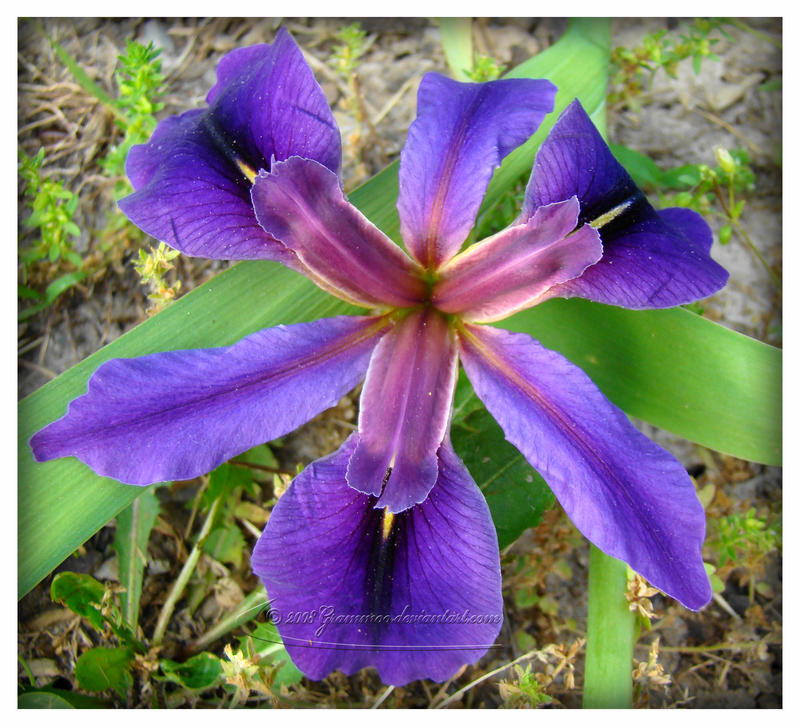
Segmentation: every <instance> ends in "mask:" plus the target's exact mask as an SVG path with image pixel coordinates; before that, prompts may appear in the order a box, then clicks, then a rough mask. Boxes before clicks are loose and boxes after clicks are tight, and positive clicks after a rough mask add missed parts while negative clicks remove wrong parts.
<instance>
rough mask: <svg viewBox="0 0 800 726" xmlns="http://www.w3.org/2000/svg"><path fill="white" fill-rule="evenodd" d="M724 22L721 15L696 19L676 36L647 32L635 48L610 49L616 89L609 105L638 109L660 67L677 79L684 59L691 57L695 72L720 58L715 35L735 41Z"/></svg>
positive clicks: (717, 39)
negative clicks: (707, 60)
mask: <svg viewBox="0 0 800 726" xmlns="http://www.w3.org/2000/svg"><path fill="white" fill-rule="evenodd" d="M725 25H727V21H726V20H724V19H721V18H712V19H706V18H695V19H694V20H693V21H692V22H691V23H688V24H687V23H684V24H683V25H682V32H679V33H677V35H676V34H673V33H668V32H667V31H666V30H658V31H656V32H655V33H649V34H647V35H645V36H644V38H643V39H642V43H641V45H639V46H637V47H635V48H624V47H621V46H620V47H617V48H615V49H614V50H613V51H612V52H611V84H612V87H613V88H614V89H615V90H613V91H612V92H611V93H610V94H609V95H608V102H609V104H611V105H616V104H620V105H625V106H628V107H630V108H632V109H634V110H638V109H639V103H638V101H637V97H638V96H639V95H641V94H642V92H643V91H645V90H646V88H647V87H649V86H650V85H651V84H652V82H653V78H654V77H655V75H656V73H657V72H658V70H659V69H663V70H664V72H665V73H666V74H667V75H669V76H670V77H672V78H675V77H676V74H677V70H678V65H679V64H680V63H681V62H682V61H684V60H687V59H689V58H691V59H692V68H693V69H694V72H695V73H696V74H697V73H699V72H700V68H701V66H702V63H703V61H704V60H705V59H710V60H719V58H718V57H717V56H716V55H714V53H713V52H712V48H713V46H714V45H715V44H716V43H718V42H719V40H720V39H719V37H714V34H715V33H717V34H720V35H723V36H725V37H726V38H728V39H729V40H732V38H731V37H730V36H729V35H728V34H727V33H726V32H725V30H724V29H723V27H724V26H725Z"/></svg>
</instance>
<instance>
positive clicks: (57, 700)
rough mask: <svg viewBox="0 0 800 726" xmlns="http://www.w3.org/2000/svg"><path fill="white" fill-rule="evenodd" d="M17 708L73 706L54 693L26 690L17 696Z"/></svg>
mask: <svg viewBox="0 0 800 726" xmlns="http://www.w3.org/2000/svg"><path fill="white" fill-rule="evenodd" d="M17 708H73V706H72V704H71V703H70V702H69V701H67V700H65V699H63V698H62V697H61V696H58V695H56V694H55V693H49V692H48V691H28V692H27V693H23V694H21V695H20V696H19V697H18V698H17Z"/></svg>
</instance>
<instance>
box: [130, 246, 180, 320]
mask: <svg viewBox="0 0 800 726" xmlns="http://www.w3.org/2000/svg"><path fill="white" fill-rule="evenodd" d="M179 255H180V252H178V250H173V249H170V248H169V247H167V245H165V244H164V243H163V242H159V243H158V247H152V248H151V249H149V250H143V249H140V250H139V260H138V261H136V262H134V263H133V266H134V268H135V269H136V272H138V273H139V277H140V278H141V282H142V284H143V285H147V286H148V287H149V290H150V292H149V294H148V296H147V299H148V300H150V302H151V303H152V304H151V306H150V308H149V309H148V312H150V313H155V312H158V311H159V310H161V309H162V308H163V307H164V306H165V305H167V304H168V303H170V302H172V300H174V299H175V296H176V295H177V293H178V291H179V290H180V289H181V281H180V280H175V282H173V283H171V284H170V283H169V282H168V281H167V279H166V275H167V273H168V272H169V271H170V270H173V269H174V268H175V266H174V265H173V264H172V263H173V260H175V258H176V257H178V256H179Z"/></svg>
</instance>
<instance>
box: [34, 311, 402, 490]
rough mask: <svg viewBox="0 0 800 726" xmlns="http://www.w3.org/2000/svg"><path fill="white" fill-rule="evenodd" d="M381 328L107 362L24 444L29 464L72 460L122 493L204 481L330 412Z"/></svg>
mask: <svg viewBox="0 0 800 726" xmlns="http://www.w3.org/2000/svg"><path fill="white" fill-rule="evenodd" d="M387 327H388V323H387V321H386V320H385V319H384V318H374V317H373V318H364V317H362V318H356V317H346V316H345V317H338V318H328V319H323V320H318V321H316V322H313V323H302V324H298V325H291V326H285V325H280V326H278V327H276V328H268V329H266V330H261V331H259V332H258V333H254V334H253V335H249V336H248V337H246V338H244V339H242V340H240V341H239V342H238V343H235V344H234V345H232V346H230V347H228V348H206V349H198V350H181V351H174V352H169V353H155V354H153V355H147V356H143V357H141V358H127V359H126V358H118V359H115V360H110V361H108V362H106V363H104V364H103V365H101V366H100V367H99V368H98V369H97V371H95V373H94V375H92V377H91V378H90V379H89V389H88V392H87V393H86V394H85V395H83V396H81V397H80V398H76V399H75V400H74V401H72V403H70V405H69V410H68V412H67V414H66V415H65V416H64V417H63V418H61V419H59V420H57V421H55V422H53V423H51V424H50V425H49V426H47V427H45V428H44V429H42V430H41V431H39V432H38V433H37V434H35V435H34V436H33V437H32V438H31V448H32V449H33V453H34V457H35V458H36V460H37V461H46V460H49V459H55V458H58V457H61V456H76V457H78V458H79V459H80V460H81V461H83V462H84V463H85V464H87V465H89V466H90V467H91V468H92V469H93V470H94V471H95V472H97V473H98V474H100V475H101V476H110V477H113V478H114V479H118V480H119V481H122V482H124V483H126V484H139V485H145V484H152V483H154V482H160V481H168V480H172V479H189V478H191V477H195V476H198V475H200V474H204V473H206V472H208V471H210V470H211V469H213V468H214V467H215V466H217V465H219V464H221V463H222V462H223V461H226V460H228V459H229V458H231V457H232V456H235V455H237V454H240V453H242V452H243V451H246V450H247V449H249V448H252V447H253V446H256V445H257V444H260V443H263V442H265V441H270V440H272V439H274V438H277V437H278V436H282V435H283V434H285V433H288V432H289V431H292V430H293V429H295V428H297V427H298V426H300V425H301V424H303V423H305V422H306V421H308V420H309V419H311V418H313V417H314V416H315V415H316V414H318V413H320V412H321V411H324V410H325V409H326V408H329V407H330V406H333V405H334V404H335V403H336V402H337V401H338V400H339V399H340V398H341V397H342V396H343V395H344V394H345V393H347V392H348V391H349V390H350V389H351V388H353V387H354V386H356V384H357V383H358V382H359V380H360V379H361V378H362V377H363V375H364V372H365V370H366V368H367V364H368V361H369V356H370V353H371V352H372V349H373V348H374V347H375V344H376V342H377V341H378V339H379V337H380V335H381V334H382V333H383V332H385V330H386V329H387Z"/></svg>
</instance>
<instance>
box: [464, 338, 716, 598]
mask: <svg viewBox="0 0 800 726" xmlns="http://www.w3.org/2000/svg"><path fill="white" fill-rule="evenodd" d="M460 343H461V348H460V352H461V360H462V362H463V364H464V369H465V371H466V373H467V376H468V377H469V379H470V381H471V382H472V385H473V386H474V387H475V392H476V393H477V394H478V396H479V397H480V398H481V400H482V401H483V402H484V403H485V404H486V407H487V408H488V409H489V412H490V413H491V414H492V415H493V416H494V417H495V418H496V419H497V421H498V423H499V424H500V425H501V426H502V428H503V431H504V432H505V435H506V438H507V439H508V440H509V441H510V442H511V443H512V444H514V446H516V447H517V448H518V449H519V450H520V451H521V452H522V453H523V454H524V455H525V457H526V458H527V459H528V461H529V462H530V463H531V465H532V466H533V467H534V468H536V469H537V470H538V471H539V473H540V474H541V475H542V476H543V477H544V479H545V481H547V483H548V484H549V486H550V488H551V489H552V490H553V493H554V494H555V495H556V497H558V500H559V501H560V502H561V505H562V506H563V507H564V510H565V511H566V512H567V515H568V516H569V518H570V519H571V520H572V521H573V522H574V524H575V526H576V527H577V528H578V529H579V530H580V531H581V532H583V534H584V535H585V536H586V537H587V538H588V539H589V540H590V541H591V542H593V543H594V544H595V545H596V546H597V547H599V548H600V549H601V550H603V551H604V552H605V553H607V554H609V555H611V556H613V557H616V558H618V559H621V560H624V561H625V562H627V563H628V564H629V565H630V566H631V567H632V568H633V569H634V570H636V571H637V572H639V573H641V574H642V575H643V576H644V577H646V578H647V579H648V580H649V581H650V582H651V583H653V585H655V586H656V587H658V588H660V589H661V590H663V591H664V592H665V593H667V594H668V595H671V596H672V597H674V598H676V599H677V600H680V602H682V603H683V604H684V605H685V606H686V607H688V608H690V609H692V610H698V609H699V608H701V607H703V605H705V604H706V603H707V602H708V601H709V599H710V598H711V589H710V586H709V582H708V576H707V575H706V572H705V568H704V567H703V559H702V554H701V547H702V544H703V537H704V534H705V514H704V512H703V507H702V505H701V504H700V502H699V500H698V498H697V494H696V493H695V489H694V485H693V483H692V480H691V479H690V477H689V475H688V474H687V473H686V471H685V470H684V469H683V467H682V466H681V464H680V462H679V461H677V459H675V458H674V457H673V456H672V455H671V454H670V453H668V452H667V451H665V450H664V449H662V448H661V447H660V446H657V445H656V444H655V443H653V442H652V441H650V439H648V438H647V437H646V436H644V435H643V434H641V433H639V432H638V431H637V430H636V429H635V428H634V427H633V425H632V424H631V423H630V422H629V421H628V419H627V417H626V416H625V414H624V413H623V412H622V411H621V410H620V409H618V408H617V407H616V406H614V405H613V404H611V403H610V402H609V401H608V400H607V399H606V398H605V396H603V394H602V393H601V392H600V391H599V390H598V389H597V388H596V387H595V385H594V384H593V383H592V381H591V380H590V379H589V377H588V376H587V375H586V374H585V373H584V372H583V371H581V370H580V369H579V368H578V367H576V366H575V365H573V364H572V363H570V362H569V361H567V360H566V359H565V358H563V357H562V356H561V355H559V354H557V353H554V352H552V351H549V350H547V349H545V348H543V347H542V346H541V345H540V344H539V343H537V342H536V341H534V340H532V339H531V338H529V337H528V336H526V335H522V334H519V333H509V332H508V331H505V330H499V329H497V328H491V327H488V326H487V327H477V326H465V327H464V329H463V332H462V334H461V335H460Z"/></svg>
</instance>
